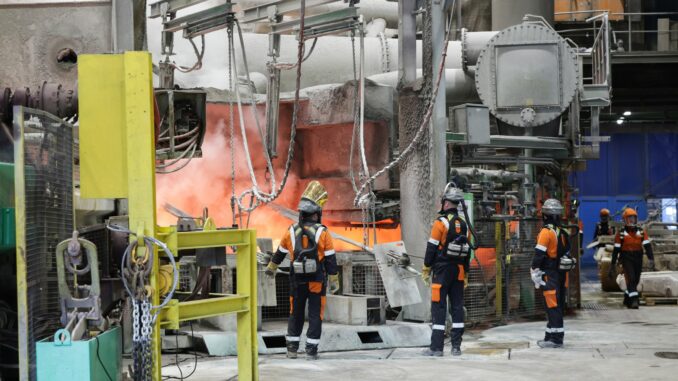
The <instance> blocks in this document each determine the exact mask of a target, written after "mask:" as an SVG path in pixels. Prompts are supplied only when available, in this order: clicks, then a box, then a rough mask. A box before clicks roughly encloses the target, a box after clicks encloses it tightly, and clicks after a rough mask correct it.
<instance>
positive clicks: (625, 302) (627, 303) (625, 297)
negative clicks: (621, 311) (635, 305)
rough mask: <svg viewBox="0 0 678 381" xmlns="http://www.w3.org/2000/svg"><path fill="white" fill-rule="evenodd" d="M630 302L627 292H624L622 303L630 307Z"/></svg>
mask: <svg viewBox="0 0 678 381" xmlns="http://www.w3.org/2000/svg"><path fill="white" fill-rule="evenodd" d="M630 304H631V303H629V296H628V294H624V305H625V306H626V307H627V308H631V305H630Z"/></svg>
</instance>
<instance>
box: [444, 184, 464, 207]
mask: <svg viewBox="0 0 678 381" xmlns="http://www.w3.org/2000/svg"><path fill="white" fill-rule="evenodd" d="M445 201H451V202H454V203H457V204H458V203H460V202H462V201H464V191H462V190H461V189H459V188H457V185H456V184H455V183H448V184H447V185H446V186H445V190H444V191H443V196H442V197H441V200H440V202H441V203H444V202H445Z"/></svg>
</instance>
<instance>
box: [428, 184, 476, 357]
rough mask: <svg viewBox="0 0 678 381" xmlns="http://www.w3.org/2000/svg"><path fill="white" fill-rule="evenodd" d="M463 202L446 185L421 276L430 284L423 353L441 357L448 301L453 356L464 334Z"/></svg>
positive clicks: (467, 257) (458, 351)
mask: <svg viewBox="0 0 678 381" xmlns="http://www.w3.org/2000/svg"><path fill="white" fill-rule="evenodd" d="M463 201H464V193H463V191H462V190H461V189H459V188H456V187H451V183H450V184H448V185H447V187H446V188H445V191H444V192H443V196H442V200H441V210H440V214H441V216H440V217H439V218H438V219H436V221H435V222H434V223H433V228H432V231H431V238H429V240H428V243H427V245H426V256H425V259H424V267H423V269H422V278H423V279H424V283H425V284H427V285H428V284H429V283H430V280H429V277H430V276H431V271H433V283H432V284H431V320H432V321H433V330H432V332H431V346H430V347H429V348H427V349H426V350H425V351H424V353H423V354H424V355H426V356H438V357H440V356H442V355H443V345H444V340H445V321H446V317H447V303H448V298H449V300H450V313H451V315H452V355H453V356H460V355H461V341H462V335H463V334H464V288H465V285H466V284H467V282H468V278H467V274H468V270H469V263H470V246H469V236H468V234H469V228H468V226H467V224H466V221H465V220H464V219H463V218H462V217H461V216H459V210H458V208H459V204H460V203H463Z"/></svg>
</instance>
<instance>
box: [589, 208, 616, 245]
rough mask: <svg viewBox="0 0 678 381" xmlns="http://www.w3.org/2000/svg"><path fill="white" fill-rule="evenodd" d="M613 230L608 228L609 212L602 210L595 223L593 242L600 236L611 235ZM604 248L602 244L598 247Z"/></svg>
mask: <svg viewBox="0 0 678 381" xmlns="http://www.w3.org/2000/svg"><path fill="white" fill-rule="evenodd" d="M613 234H614V228H613V227H611V226H610V211H609V210H607V209H605V208H603V209H601V210H600V221H598V223H596V230H595V231H594V232H593V241H595V240H596V239H597V238H598V237H600V236H601V235H613ZM600 246H604V245H602V244H600V245H598V247H600Z"/></svg>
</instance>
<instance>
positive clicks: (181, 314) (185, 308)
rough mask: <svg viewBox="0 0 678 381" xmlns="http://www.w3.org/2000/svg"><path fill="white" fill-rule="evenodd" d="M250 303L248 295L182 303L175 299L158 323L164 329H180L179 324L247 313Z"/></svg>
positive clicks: (224, 296) (161, 314)
mask: <svg viewBox="0 0 678 381" xmlns="http://www.w3.org/2000/svg"><path fill="white" fill-rule="evenodd" d="M249 301H250V300H249V296H246V295H221V296H219V297H216V298H210V299H202V300H192V301H189V302H181V303H179V301H178V300H176V299H173V300H172V301H171V302H170V303H168V304H167V306H166V307H164V308H163V309H162V310H161V311H160V315H159V320H158V321H159V322H160V327H161V328H163V329H179V323H181V322H184V321H189V320H196V319H204V318H209V317H213V316H219V315H223V314H227V313H238V312H245V311H247V310H248V306H249Z"/></svg>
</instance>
